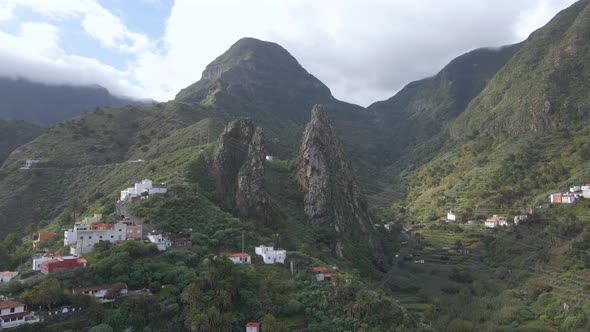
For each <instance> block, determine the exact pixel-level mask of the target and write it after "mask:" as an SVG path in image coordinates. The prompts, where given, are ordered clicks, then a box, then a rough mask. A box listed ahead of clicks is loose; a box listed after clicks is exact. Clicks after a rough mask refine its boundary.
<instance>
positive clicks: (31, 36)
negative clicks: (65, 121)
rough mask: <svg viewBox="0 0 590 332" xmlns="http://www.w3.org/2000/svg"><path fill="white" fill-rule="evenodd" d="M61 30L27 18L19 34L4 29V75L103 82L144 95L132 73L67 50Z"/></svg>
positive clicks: (0, 53) (0, 54)
mask: <svg viewBox="0 0 590 332" xmlns="http://www.w3.org/2000/svg"><path fill="white" fill-rule="evenodd" d="M59 43H60V38H59V30H58V28H57V27H56V26H54V25H51V24H48V23H39V22H24V23H21V25H20V30H19V32H18V33H17V34H16V35H10V34H8V33H5V32H2V31H0V45H1V47H0V63H1V64H2V65H1V66H0V76H7V77H14V78H16V77H22V78H26V79H29V80H32V81H37V82H42V83H52V84H70V85H91V84H99V85H102V86H104V87H106V88H107V89H109V90H110V91H113V92H114V93H120V94H126V95H131V96H141V95H142V92H143V91H141V89H140V88H138V87H137V86H136V85H134V84H131V83H130V80H129V78H130V77H129V74H128V73H127V72H124V71H120V70H117V69H115V68H113V67H111V66H108V65H105V64H102V63H100V62H99V61H98V60H96V59H91V58H86V57H81V56H77V55H73V54H67V53H66V52H65V51H64V50H63V49H62V48H60V46H59Z"/></svg>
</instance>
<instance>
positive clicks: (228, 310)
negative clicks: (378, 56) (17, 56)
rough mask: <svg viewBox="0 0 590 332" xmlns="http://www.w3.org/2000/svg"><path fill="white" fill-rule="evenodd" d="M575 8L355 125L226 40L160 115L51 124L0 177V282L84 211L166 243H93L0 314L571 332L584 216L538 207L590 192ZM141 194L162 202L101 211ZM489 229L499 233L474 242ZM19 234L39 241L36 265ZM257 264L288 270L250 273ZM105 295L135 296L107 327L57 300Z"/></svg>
mask: <svg viewBox="0 0 590 332" xmlns="http://www.w3.org/2000/svg"><path fill="white" fill-rule="evenodd" d="M589 4H590V0H581V1H578V2H576V3H575V4H574V5H572V6H571V7H570V8H568V9H566V10H564V11H562V12H561V13H559V14H558V15H557V16H556V17H555V18H554V19H553V20H552V21H551V22H549V24H547V25H546V26H545V27H543V28H541V29H539V30H538V31H536V32H535V33H533V34H532V35H531V36H530V37H529V38H528V39H527V40H526V41H524V42H523V43H520V44H516V45H511V46H507V47H503V48H500V49H478V50H474V51H472V52H469V53H467V54H465V55H463V56H460V57H458V58H457V59H455V60H453V61H452V62H451V63H449V64H448V65H447V66H445V68H443V69H442V70H441V71H440V72H439V73H438V74H436V75H435V76H433V77H430V78H426V79H423V80H420V81H417V82H413V83H410V84H408V85H407V86H406V87H405V88H404V89H402V90H401V91H400V92H399V93H398V94H396V95H395V96H393V97H392V98H390V99H388V100H386V101H382V102H377V103H375V104H373V105H371V106H370V107H368V108H367V109H364V108H362V107H360V106H356V105H351V104H348V103H345V102H341V101H339V100H337V99H335V98H334V97H333V96H332V95H331V92H330V90H329V88H328V87H326V86H325V85H324V84H323V83H322V82H320V81H319V80H318V79H317V78H315V77H314V76H313V75H311V74H310V73H308V72H307V71H306V70H305V69H304V68H303V67H302V66H301V65H300V64H299V63H298V62H297V60H296V59H295V58H294V57H292V56H291V55H290V54H289V53H288V51H287V50H285V49H284V48H282V47H281V46H279V45H277V44H275V43H270V42H265V41H260V40H256V39H253V38H244V39H241V40H239V41H237V42H236V43H235V44H234V45H232V46H231V47H230V48H229V49H228V51H227V52H225V53H224V54H222V55H221V56H219V57H218V58H217V59H215V60H214V61H213V62H212V63H211V64H210V65H209V66H207V68H206V69H205V71H204V72H203V75H202V77H201V79H200V80H199V81H197V82H196V83H194V84H192V85H190V86H189V87H187V88H185V89H183V90H182V91H180V92H179V93H178V95H177V96H176V99H175V100H174V101H170V102H166V103H155V104H152V105H143V106H137V105H135V106H125V107H98V108H95V109H94V110H91V111H89V112H86V113H84V114H81V115H78V116H76V117H74V118H71V119H69V120H66V121H63V122H61V123H59V124H57V125H54V126H52V127H51V128H49V129H48V130H47V131H46V132H44V133H43V134H41V135H39V136H38V137H36V138H34V139H33V137H31V139H32V141H30V142H28V143H26V144H23V145H20V146H19V147H18V148H17V149H16V150H15V151H13V152H12V153H11V154H10V155H9V156H8V157H7V158H6V161H5V162H4V164H3V166H2V168H1V169H0V238H3V240H2V242H0V270H3V269H18V270H19V271H21V272H25V273H26V272H29V271H30V269H31V264H30V258H31V255H32V254H33V253H34V252H35V251H43V250H46V251H48V252H54V251H64V250H67V249H64V247H63V246H62V245H61V244H62V243H63V242H62V241H63V235H62V234H63V229H65V228H68V227H71V225H72V224H73V222H74V221H75V220H79V219H81V217H83V216H91V215H93V214H95V213H100V214H103V216H104V221H106V222H107V223H110V222H115V221H118V220H120V218H121V214H124V215H127V214H129V215H131V217H132V218H131V219H133V220H138V221H140V222H141V223H143V226H144V227H145V231H146V233H147V232H148V231H152V230H153V231H155V233H152V234H156V233H158V232H162V234H167V235H170V237H175V236H177V237H179V238H180V239H181V242H182V243H183V244H182V245H181V246H175V247H174V248H172V247H170V248H166V251H165V252H159V251H158V249H157V245H156V244H155V243H145V242H144V241H120V242H118V243H115V242H114V243H111V242H108V241H102V242H99V243H97V244H96V245H95V246H94V248H93V249H92V251H91V252H89V253H88V254H85V257H87V259H88V267H87V268H85V269H77V270H73V271H59V272H57V273H55V274H53V275H51V276H44V275H42V276H34V277H32V278H29V279H27V280H26V281H25V282H24V283H21V282H11V283H9V284H7V285H3V286H1V287H0V294H1V295H8V296H11V297H15V298H18V299H19V300H21V301H23V302H25V303H26V304H27V305H29V306H30V307H31V308H35V309H39V310H44V309H45V308H46V307H47V308H51V306H53V305H56V306H57V305H75V306H79V307H83V308H84V311H83V313H82V314H80V317H76V318H71V317H70V318H68V319H67V320H65V322H62V321H61V320H59V319H58V320H55V321H51V320H48V321H47V322H45V323H44V324H45V325H43V326H42V328H40V329H39V330H50V331H51V330H56V331H58V330H64V329H74V330H75V329H84V328H88V327H90V326H92V325H98V324H100V323H103V324H108V325H110V326H111V327H113V328H114V329H115V330H125V329H133V330H138V331H140V330H174V331H181V330H191V331H211V330H213V331H232V330H243V327H244V325H245V323H246V322H250V321H259V322H262V324H263V326H264V329H266V330H270V331H281V332H282V331H288V330H299V331H367V332H369V331H371V332H373V331H392V330H395V331H433V330H440V331H488V330H489V331H575V330H588V328H590V321H589V320H588V317H589V315H590V309H589V308H590V307H589V304H588V295H589V294H588V292H589V291H590V286H589V281H590V270H589V268H590V257H589V256H588V250H589V249H590V234H589V225H590V223H589V222H588V220H590V217H589V216H590V203H589V202H588V201H581V202H578V203H576V204H572V205H565V204H563V205H550V204H549V203H548V199H547V196H548V194H549V193H552V192H556V191H565V190H567V189H568V188H569V187H570V186H572V185H577V184H582V183H588V182H590V122H588V121H587V114H586V113H587V112H586V111H587V110H588V107H590V100H589V99H588V98H589V96H588V91H589V90H588V84H589V82H590V81H589V80H588V78H589V77H588V75H589V74H588V73H589V71H588V68H587V67H588V66H589V65H590V62H589V61H590V59H589V58H588V54H590V53H589V52H588V51H590V50H589V49H588V47H590V46H588V41H590V40H588V39H590V38H589V36H590V34H589V33H588V31H590V5H589ZM316 104H317V105H316ZM314 105H316V106H314ZM310 109H311V110H312V112H311V115H310V113H309V111H310ZM0 123H1V122H0ZM31 130H32V129H31ZM32 131H33V130H32ZM23 143H24V139H23ZM15 144H16V143H15ZM27 159H38V160H40V162H39V163H38V164H35V165H33V167H32V168H31V169H30V170H22V169H20V166H21V164H22V163H23V161H24V160H27ZM146 178H149V179H151V180H153V181H154V183H159V184H164V185H165V186H166V188H167V190H168V191H167V193H166V194H165V195H151V194H149V195H147V196H145V195H141V198H138V199H136V200H135V201H130V202H126V203H125V204H122V203H120V202H117V200H118V198H119V192H120V190H122V189H123V188H127V187H128V186H129V184H130V183H133V182H135V181H138V180H142V179H146ZM116 202H117V203H116ZM530 208H532V209H530ZM122 209H124V210H125V212H124V213H123V212H121V211H122ZM529 209H530V210H529ZM449 210H453V211H455V213H456V214H457V218H456V220H448V222H447V220H446V218H445V216H446V215H447V212H449ZM493 214H500V215H503V216H505V217H507V218H506V220H505V222H506V225H498V227H494V228H490V227H488V226H486V225H485V224H484V223H483V220H485V219H486V218H488V217H490V216H491V215H493ZM525 214H526V216H524V217H523V216H522V215H525ZM515 216H519V217H520V218H522V219H520V218H519V219H516V220H517V221H519V222H518V223H517V222H513V221H514V220H515V219H514V218H513V217H515ZM468 220H469V221H471V223H469V224H467V223H466V222H467V221H468ZM37 231H54V232H56V233H57V236H56V237H55V238H54V239H52V240H49V241H47V242H46V243H45V244H43V245H40V247H39V248H36V249H32V246H31V244H32V240H33V237H34V234H35V233H36V232H37ZM9 233H13V234H9ZM20 235H24V236H23V237H22V238H21V237H20ZM95 239H96V238H95ZM113 241H114V240H113ZM187 243H188V244H187ZM259 245H264V246H274V247H276V248H281V249H284V250H286V255H287V260H286V262H285V263H286V264H284V265H283V264H280V263H279V264H273V265H271V264H268V265H267V264H264V262H263V261H262V259H261V258H260V257H258V256H257V255H255V254H254V252H255V251H254V247H255V246H259ZM232 253H233V254H234V255H237V256H235V257H239V258H240V259H243V258H244V257H246V256H245V254H246V253H248V254H250V255H252V264H235V265H234V264H232V263H231V261H230V260H228V259H226V258H227V256H228V255H231V254H232ZM235 257H234V258H235ZM291 263H292V265H291ZM320 274H321V276H320ZM324 278H325V279H324ZM320 279H324V281H322V280H320ZM328 279H329V281H328ZM110 283H117V284H120V283H125V284H127V285H128V286H129V287H130V289H132V290H133V291H134V292H135V293H134V294H132V295H131V296H128V297H125V298H123V299H118V301H116V302H114V303H112V304H110V305H107V306H104V307H103V306H100V305H98V304H97V302H96V301H93V300H89V298H88V297H85V296H81V297H77V296H74V295H73V294H71V293H70V291H69V290H70V289H71V288H73V287H80V286H92V285H99V284H110ZM48 290H53V291H54V292H49V291H48ZM48 293H50V295H53V296H48V295H47V294H48ZM60 324H64V325H60Z"/></svg>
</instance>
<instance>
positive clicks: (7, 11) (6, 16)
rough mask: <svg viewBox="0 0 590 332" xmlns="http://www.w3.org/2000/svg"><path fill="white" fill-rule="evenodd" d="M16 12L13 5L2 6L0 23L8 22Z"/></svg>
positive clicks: (0, 5) (3, 4)
mask: <svg viewBox="0 0 590 332" xmlns="http://www.w3.org/2000/svg"><path fill="white" fill-rule="evenodd" d="M13 10H14V4H13V3H9V2H8V3H2V4H0V22H2V21H8V20H10V19H11V18H12V11H13Z"/></svg>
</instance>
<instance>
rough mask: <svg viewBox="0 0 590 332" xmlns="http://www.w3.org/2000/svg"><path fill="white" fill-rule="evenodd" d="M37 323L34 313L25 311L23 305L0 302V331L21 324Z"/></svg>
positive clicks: (14, 302)
mask: <svg viewBox="0 0 590 332" xmlns="http://www.w3.org/2000/svg"><path fill="white" fill-rule="evenodd" d="M39 321H40V320H39V318H38V317H36V316H35V315H34V313H32V312H30V311H27V310H26V306H25V305H24V304H23V303H20V302H16V301H0V330H3V329H8V328H11V327H17V326H20V325H23V324H33V323H38V322H39Z"/></svg>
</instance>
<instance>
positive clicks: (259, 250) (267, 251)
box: [255, 245, 287, 264]
mask: <svg viewBox="0 0 590 332" xmlns="http://www.w3.org/2000/svg"><path fill="white" fill-rule="evenodd" d="M255 252H256V255H258V256H262V259H263V260H264V264H276V263H281V264H285V259H286V258H287V250H284V249H277V250H275V249H274V247H265V246H262V245H261V246H258V247H256V249H255Z"/></svg>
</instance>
